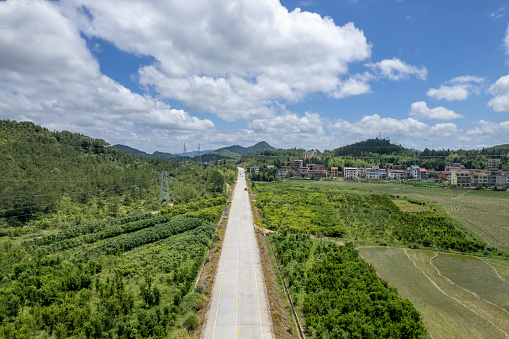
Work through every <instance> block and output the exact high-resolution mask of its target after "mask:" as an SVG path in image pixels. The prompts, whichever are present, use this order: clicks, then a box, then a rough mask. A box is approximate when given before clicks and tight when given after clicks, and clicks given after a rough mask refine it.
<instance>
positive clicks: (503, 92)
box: [488, 75, 509, 112]
mask: <svg viewBox="0 0 509 339" xmlns="http://www.w3.org/2000/svg"><path fill="white" fill-rule="evenodd" d="M488 93H489V94H491V95H493V96H494V97H493V99H491V100H490V101H489V102H488V106H491V107H492V108H493V110H494V111H495V112H509V75H505V76H503V77H501V78H500V79H498V80H497V81H496V82H495V83H494V84H492V85H491V86H490V88H489V89H488Z"/></svg>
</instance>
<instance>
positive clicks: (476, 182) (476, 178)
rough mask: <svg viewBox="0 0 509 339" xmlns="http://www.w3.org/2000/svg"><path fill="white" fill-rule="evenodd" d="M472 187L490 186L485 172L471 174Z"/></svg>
mask: <svg viewBox="0 0 509 339" xmlns="http://www.w3.org/2000/svg"><path fill="white" fill-rule="evenodd" d="M470 178H471V180H472V186H475V187H486V186H488V175H487V174H486V173H484V172H474V173H472V174H470Z"/></svg>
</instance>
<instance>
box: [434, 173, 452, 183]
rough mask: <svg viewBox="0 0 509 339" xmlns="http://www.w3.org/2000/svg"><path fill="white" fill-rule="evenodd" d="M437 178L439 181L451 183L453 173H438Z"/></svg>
mask: <svg viewBox="0 0 509 339" xmlns="http://www.w3.org/2000/svg"><path fill="white" fill-rule="evenodd" d="M437 178H438V179H439V180H444V181H451V172H448V171H438V172H437Z"/></svg>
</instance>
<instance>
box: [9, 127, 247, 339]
mask: <svg viewBox="0 0 509 339" xmlns="http://www.w3.org/2000/svg"><path fill="white" fill-rule="evenodd" d="M160 171H171V176H172V180H170V181H169V189H170V193H171V200H172V202H173V203H174V205H173V206H170V205H168V204H162V203H160V202H159V190H160V187H161V182H160V181H158V179H159V174H158V172H160ZM154 172H156V173H154ZM236 172H237V171H236V167H235V165H233V164H231V163H230V162H228V163H224V164H221V165H217V166H213V167H207V166H204V167H198V166H197V165H196V164H194V163H192V162H189V163H188V164H187V166H184V165H183V163H179V162H170V161H166V160H161V159H145V158H141V157H138V156H135V155H132V154H128V153H124V152H122V151H120V150H116V149H112V148H110V147H108V145H107V143H106V142H104V141H103V140H100V139H93V138H89V137H87V136H84V135H80V134H76V133H70V132H67V131H63V132H51V131H49V130H47V129H45V128H42V127H40V126H37V125H35V124H33V123H30V122H22V123H17V122H14V121H0V173H2V177H1V178H0V267H2V269H1V270H0V338H9V339H11V338H50V337H56V338H67V337H70V338H142V337H143V338H148V337H154V338H155V337H182V338H184V337H186V336H187V335H188V333H189V331H192V330H193V329H194V328H196V327H197V326H198V324H199V321H200V320H199V318H198V316H197V314H196V312H197V311H198V310H199V309H200V308H202V307H203V305H205V304H206V299H207V297H206V295H205V294H204V293H202V291H201V290H200V289H199V288H198V289H195V282H196V278H197V275H198V273H199V271H200V268H201V267H202V264H203V263H204V260H205V258H206V253H207V251H208V249H210V248H211V246H212V244H213V240H214V239H215V240H216V241H217V240H218V239H219V237H218V236H217V232H216V227H217V221H218V219H219V218H220V216H221V214H222V212H223V208H224V207H225V204H226V200H227V195H228V190H227V186H228V184H229V185H233V184H234V181H235V179H236ZM163 186H164V185H163ZM214 234H216V236H215V237H213V236H214Z"/></svg>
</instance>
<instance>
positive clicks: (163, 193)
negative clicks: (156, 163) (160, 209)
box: [154, 171, 176, 204]
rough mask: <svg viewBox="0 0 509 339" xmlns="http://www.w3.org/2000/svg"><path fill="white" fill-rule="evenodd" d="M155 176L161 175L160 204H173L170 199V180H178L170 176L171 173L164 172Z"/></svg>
mask: <svg viewBox="0 0 509 339" xmlns="http://www.w3.org/2000/svg"><path fill="white" fill-rule="evenodd" d="M154 173H155V174H159V175H160V177H159V181H160V182H161V189H160V190H159V203H162V202H163V201H165V202H166V203H167V204H170V203H171V197H170V185H169V183H168V180H176V179H175V178H174V177H172V176H170V173H171V172H168V171H163V172H155V171H154Z"/></svg>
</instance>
